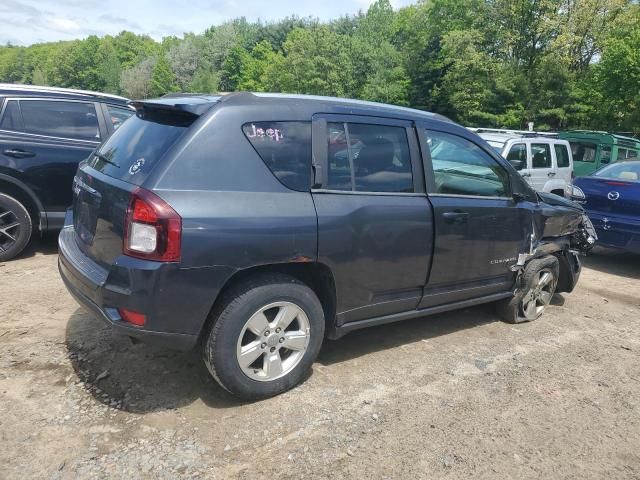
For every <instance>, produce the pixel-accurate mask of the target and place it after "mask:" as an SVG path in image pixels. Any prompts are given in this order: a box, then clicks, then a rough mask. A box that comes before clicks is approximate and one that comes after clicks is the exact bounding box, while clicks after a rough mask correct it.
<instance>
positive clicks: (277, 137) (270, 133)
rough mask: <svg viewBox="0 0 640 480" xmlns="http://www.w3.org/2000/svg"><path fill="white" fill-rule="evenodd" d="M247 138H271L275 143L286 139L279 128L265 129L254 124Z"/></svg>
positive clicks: (247, 133)
mask: <svg viewBox="0 0 640 480" xmlns="http://www.w3.org/2000/svg"><path fill="white" fill-rule="evenodd" d="M246 135H247V137H249V138H265V137H266V138H270V139H271V140H273V141H274V142H280V141H282V140H283V139H284V135H283V134H282V130H278V129H277V128H267V129H266V130H265V129H264V128H260V127H256V126H255V125H254V124H253V123H252V124H251V127H250V129H249V131H248V132H246Z"/></svg>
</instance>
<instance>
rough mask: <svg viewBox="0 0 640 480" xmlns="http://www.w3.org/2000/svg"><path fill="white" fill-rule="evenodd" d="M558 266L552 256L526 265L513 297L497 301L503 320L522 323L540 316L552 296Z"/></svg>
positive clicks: (556, 281) (537, 259) (558, 269)
mask: <svg viewBox="0 0 640 480" xmlns="http://www.w3.org/2000/svg"><path fill="white" fill-rule="evenodd" d="M559 272H560V267H559V265H558V259H557V258H556V257H554V256H551V255H550V256H547V257H543V258H536V259H534V260H531V261H530V262H529V263H528V264H527V265H526V266H525V270H524V272H523V274H522V277H521V278H520V285H521V287H520V288H519V289H518V291H517V292H516V294H515V295H514V296H513V298H511V299H508V300H503V301H501V302H498V304H497V308H498V313H499V314H500V316H501V317H502V319H503V320H504V321H505V322H508V323H522V322H530V321H532V320H536V319H537V318H538V317H540V316H541V315H542V314H543V313H544V311H545V309H546V308H547V306H548V305H549V303H550V302H551V299H552V298H553V294H554V293H555V291H556V285H557V284H558V276H559Z"/></svg>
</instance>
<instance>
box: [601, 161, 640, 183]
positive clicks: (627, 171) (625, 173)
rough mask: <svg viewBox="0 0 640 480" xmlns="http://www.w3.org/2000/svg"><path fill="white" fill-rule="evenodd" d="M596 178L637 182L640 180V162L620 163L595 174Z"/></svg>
mask: <svg viewBox="0 0 640 480" xmlns="http://www.w3.org/2000/svg"><path fill="white" fill-rule="evenodd" d="M594 175H595V176H596V177H604V178H615V179H619V180H629V181H632V182H637V181H638V180H639V179H640V162H620V163H615V164H613V165H609V166H608V167H604V168H603V169H601V170H598V171H597V172H595V173H594Z"/></svg>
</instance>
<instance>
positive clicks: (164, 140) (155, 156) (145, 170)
mask: <svg viewBox="0 0 640 480" xmlns="http://www.w3.org/2000/svg"><path fill="white" fill-rule="evenodd" d="M186 130H187V126H186V125H184V123H180V124H179V125H172V124H170V123H159V122H156V121H151V120H143V119H141V118H140V117H138V116H133V117H131V118H130V119H128V120H126V121H125V122H124V123H123V124H122V125H121V126H120V127H119V128H118V130H117V131H116V132H115V133H114V134H113V135H112V136H111V137H110V138H109V139H108V140H107V141H106V142H105V143H103V144H102V145H101V146H100V147H99V148H98V150H97V151H96V153H95V154H94V155H92V156H91V157H90V158H89V161H88V164H89V166H90V167H92V168H94V169H96V170H98V171H99V172H102V173H104V174H105V175H109V176H110V177H114V178H118V179H120V180H124V181H125V182H130V183H133V184H136V185H141V184H142V182H143V181H144V179H145V178H146V177H147V176H148V175H149V173H150V172H151V170H152V169H153V166H154V165H155V164H156V162H157V161H158V160H159V159H160V158H161V157H162V156H163V155H164V154H165V152H166V151H167V150H168V149H169V148H170V147H171V146H172V145H173V144H174V143H175V142H176V141H177V140H178V138H180V137H181V136H182V134H183V133H184V132H185V131H186Z"/></svg>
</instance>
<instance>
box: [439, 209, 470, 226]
mask: <svg viewBox="0 0 640 480" xmlns="http://www.w3.org/2000/svg"><path fill="white" fill-rule="evenodd" d="M468 217H469V214H468V213H467V212H460V211H454V212H444V213H443V214H442V218H444V221H445V222H446V223H457V224H460V223H467V218H468Z"/></svg>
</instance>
